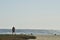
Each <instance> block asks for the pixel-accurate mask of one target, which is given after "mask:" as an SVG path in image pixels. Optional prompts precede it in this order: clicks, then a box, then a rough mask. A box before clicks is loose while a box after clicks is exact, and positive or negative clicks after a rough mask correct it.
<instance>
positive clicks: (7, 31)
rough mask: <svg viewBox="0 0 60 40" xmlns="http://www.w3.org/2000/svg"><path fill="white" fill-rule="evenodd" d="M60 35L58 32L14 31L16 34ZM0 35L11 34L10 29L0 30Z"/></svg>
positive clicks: (59, 31) (37, 30)
mask: <svg viewBox="0 0 60 40" xmlns="http://www.w3.org/2000/svg"><path fill="white" fill-rule="evenodd" d="M31 33H32V34H34V35H35V34H36V35H53V34H57V35H60V30H39V29H16V34H31ZM0 34H12V31H11V29H0Z"/></svg>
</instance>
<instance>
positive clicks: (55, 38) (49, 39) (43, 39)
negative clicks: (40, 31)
mask: <svg viewBox="0 0 60 40" xmlns="http://www.w3.org/2000/svg"><path fill="white" fill-rule="evenodd" d="M29 40H60V35H37V36H36V39H29Z"/></svg>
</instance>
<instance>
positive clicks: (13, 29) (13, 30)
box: [12, 26, 15, 34]
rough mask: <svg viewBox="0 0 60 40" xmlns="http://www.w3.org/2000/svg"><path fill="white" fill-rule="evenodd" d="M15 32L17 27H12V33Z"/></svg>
mask: <svg viewBox="0 0 60 40" xmlns="http://www.w3.org/2000/svg"><path fill="white" fill-rule="evenodd" d="M13 33H15V27H14V26H13V27H12V34H13Z"/></svg>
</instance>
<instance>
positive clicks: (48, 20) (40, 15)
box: [0, 0, 60, 30]
mask: <svg viewBox="0 0 60 40" xmlns="http://www.w3.org/2000/svg"><path fill="white" fill-rule="evenodd" d="M13 26H14V27H16V29H53V30H60V0H0V29H2V28H3V29H11V28H12V27H13Z"/></svg>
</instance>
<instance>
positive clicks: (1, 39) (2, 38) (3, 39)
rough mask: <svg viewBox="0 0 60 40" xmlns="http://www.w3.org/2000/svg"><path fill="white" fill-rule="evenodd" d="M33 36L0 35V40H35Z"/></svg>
mask: <svg viewBox="0 0 60 40" xmlns="http://www.w3.org/2000/svg"><path fill="white" fill-rule="evenodd" d="M35 38H36V37H35V36H31V35H24V34H19V35H17V34H0V40H28V39H35Z"/></svg>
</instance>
